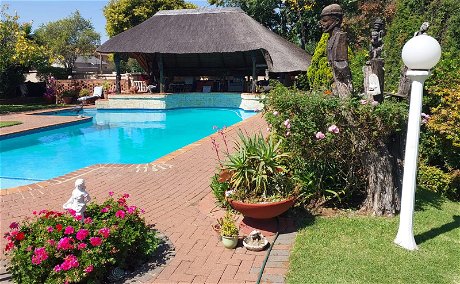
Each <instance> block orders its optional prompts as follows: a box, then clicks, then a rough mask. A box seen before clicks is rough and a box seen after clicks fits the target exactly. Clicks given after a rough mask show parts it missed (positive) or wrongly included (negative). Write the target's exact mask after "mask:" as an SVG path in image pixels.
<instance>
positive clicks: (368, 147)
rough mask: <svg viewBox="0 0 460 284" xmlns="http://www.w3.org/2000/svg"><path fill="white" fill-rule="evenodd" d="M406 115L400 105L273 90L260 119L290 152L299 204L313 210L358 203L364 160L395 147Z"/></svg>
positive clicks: (364, 174)
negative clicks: (375, 151) (291, 153)
mask: <svg viewBox="0 0 460 284" xmlns="http://www.w3.org/2000/svg"><path fill="white" fill-rule="evenodd" d="M407 112H408V107H407V104H406V103H403V102H396V101H393V100H385V101H384V102H382V103H377V102H374V101H370V100H369V101H368V100H363V99H361V98H351V99H340V98H338V97H336V96H331V95H330V94H325V93H323V92H311V93H305V92H302V91H299V90H295V89H288V88H286V87H283V86H281V85H278V86H275V88H273V89H272V91H271V92H270V93H269V94H268V96H267V100H266V102H265V111H264V116H265V119H266V121H267V123H268V124H269V125H270V131H271V134H272V135H274V136H275V137H279V138H280V139H282V141H284V142H283V143H282V145H281V148H284V149H288V150H289V151H291V152H293V155H292V158H291V159H290V161H289V165H290V166H291V168H292V169H293V172H294V173H293V176H294V179H296V180H298V181H299V182H300V183H301V184H302V190H301V192H300V197H301V199H303V201H304V202H305V204H307V205H311V206H312V207H317V206H321V205H323V204H325V203H326V202H329V204H331V203H332V204H334V205H339V204H344V203H347V204H353V203H354V202H360V198H362V197H363V196H364V193H365V192H366V186H367V184H368V181H367V177H368V172H367V170H368V167H366V157H367V155H369V153H370V152H372V151H374V150H375V149H383V147H384V146H385V145H388V144H391V143H398V139H399V135H400V134H401V133H404V128H405V123H406V121H407V120H406V118H407ZM288 133H289V135H287V134H288ZM355 204H356V203H355ZM352 206H353V205H352Z"/></svg>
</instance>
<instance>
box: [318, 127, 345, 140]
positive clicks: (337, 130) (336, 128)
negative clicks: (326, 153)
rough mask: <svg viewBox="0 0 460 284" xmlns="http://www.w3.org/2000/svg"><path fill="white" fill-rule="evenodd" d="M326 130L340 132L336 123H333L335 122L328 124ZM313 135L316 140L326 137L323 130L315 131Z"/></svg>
mask: <svg viewBox="0 0 460 284" xmlns="http://www.w3.org/2000/svg"><path fill="white" fill-rule="evenodd" d="M327 131H329V132H331V133H334V134H339V133H340V129H339V127H337V125H335V124H332V125H331V126H329V128H328V129H327ZM315 137H316V139H317V140H323V139H324V138H326V135H325V134H324V133H323V132H321V131H318V132H316V134H315Z"/></svg>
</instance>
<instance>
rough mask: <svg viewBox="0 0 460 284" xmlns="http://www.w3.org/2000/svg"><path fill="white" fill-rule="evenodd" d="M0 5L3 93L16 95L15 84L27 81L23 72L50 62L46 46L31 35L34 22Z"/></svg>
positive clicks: (0, 65) (0, 79)
mask: <svg viewBox="0 0 460 284" xmlns="http://www.w3.org/2000/svg"><path fill="white" fill-rule="evenodd" d="M7 10H8V7H7V6H6V5H2V6H1V8H0V19H1V20H0V43H1V44H0V94H7V95H14V92H15V88H16V85H18V84H21V83H22V82H23V81H24V76H23V75H22V73H23V72H24V71H26V70H27V69H29V68H31V67H40V66H43V65H47V64H48V63H49V60H48V59H49V56H48V52H47V50H46V49H45V48H44V47H42V46H39V45H38V44H37V43H36V42H35V41H34V40H33V39H32V36H31V35H30V31H31V24H30V23H20V22H19V16H17V15H16V16H11V15H9V14H8V13H7Z"/></svg>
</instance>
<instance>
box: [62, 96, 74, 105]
mask: <svg viewBox="0 0 460 284" xmlns="http://www.w3.org/2000/svg"><path fill="white" fill-rule="evenodd" d="M62 101H64V103H65V104H67V105H68V104H71V103H72V101H73V98H72V97H63V98H62Z"/></svg>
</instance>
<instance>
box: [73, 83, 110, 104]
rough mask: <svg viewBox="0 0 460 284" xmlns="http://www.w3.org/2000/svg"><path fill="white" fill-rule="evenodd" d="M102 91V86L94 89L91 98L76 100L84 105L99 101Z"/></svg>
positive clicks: (85, 97)
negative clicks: (88, 102) (90, 101)
mask: <svg viewBox="0 0 460 284" xmlns="http://www.w3.org/2000/svg"><path fill="white" fill-rule="evenodd" d="M103 89H104V87H102V86H97V87H94V91H93V94H92V95H91V96H84V97H81V98H78V99H77V100H78V101H79V102H81V103H82V104H83V103H86V102H87V101H89V100H97V99H100V98H102V91H103Z"/></svg>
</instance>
